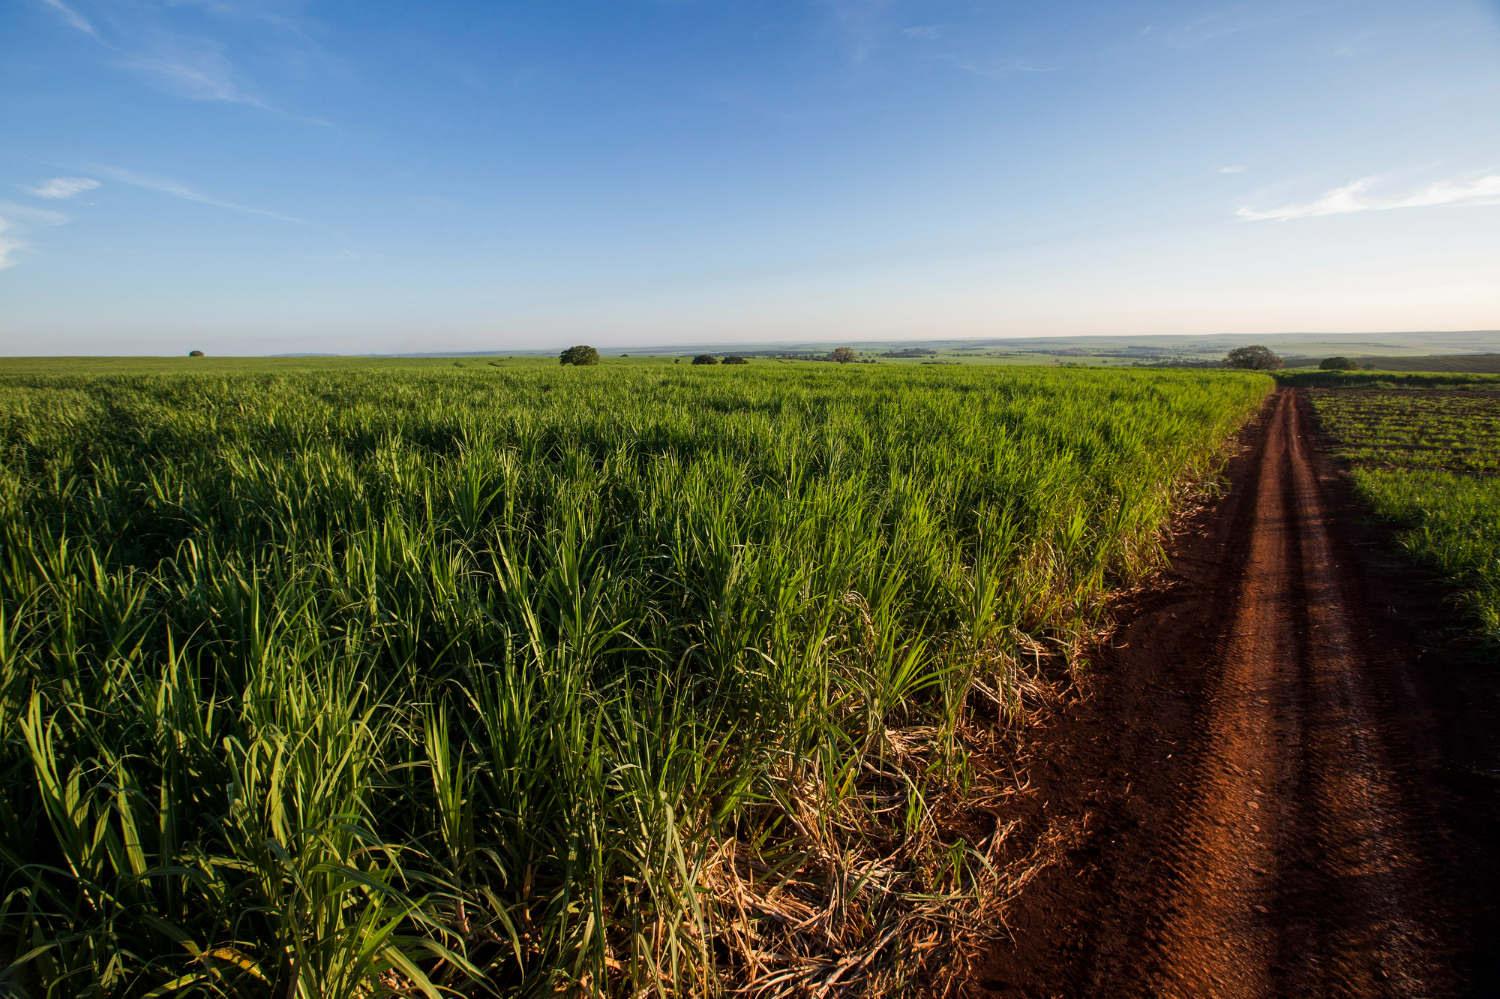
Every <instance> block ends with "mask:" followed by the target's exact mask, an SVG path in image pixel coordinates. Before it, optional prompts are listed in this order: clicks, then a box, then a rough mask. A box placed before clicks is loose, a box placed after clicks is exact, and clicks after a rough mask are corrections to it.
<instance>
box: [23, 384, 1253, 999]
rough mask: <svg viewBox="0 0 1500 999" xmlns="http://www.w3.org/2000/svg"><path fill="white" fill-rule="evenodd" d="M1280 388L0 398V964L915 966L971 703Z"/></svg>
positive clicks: (1071, 612)
mask: <svg viewBox="0 0 1500 999" xmlns="http://www.w3.org/2000/svg"><path fill="white" fill-rule="evenodd" d="M1268 387H1269V381H1268V380H1267V379H1265V378H1264V377H1263V376H1258V375H1250V374H1244V375H1241V374H1234V373H1224V372H1128V373H1126V372H1092V371H1067V372H1058V371H1041V370H1009V371H997V370H990V369H986V370H982V371H970V370H964V369H914V368H908V369H882V368H875V367H871V368H864V369H861V370H847V369H845V370H835V369H832V368H820V369H816V370H815V369H810V368H782V369H780V370H773V369H769V368H767V369H761V368H756V367H753V366H752V367H742V368H738V369H736V368H727V369H725V368H720V369H717V370H706V371H704V370H685V369H683V370H673V369H671V368H668V367H665V366H663V367H658V368H644V367H642V368H635V369H629V368H617V369H610V368H607V367H601V368H598V369H562V370H558V369H555V368H554V369H550V370H541V369H502V368H488V369H485V368H477V369H458V370H455V369H450V370H446V371H415V370H414V371H406V372H389V371H387V372H380V371H372V370H369V369H368V368H365V369H352V370H348V371H339V370H325V371H317V372H310V373H302V374H289V373H277V374H270V373H257V372H255V371H254V370H248V371H245V372H242V373H225V374H217V375H207V374H205V375H196V376H195V375H183V376H119V377H44V376H34V377H24V378H23V377H19V376H17V377H12V378H9V379H5V380H3V381H0V447H3V451H0V459H3V464H0V732H3V733H4V734H5V735H4V739H5V741H4V742H3V744H0V753H3V758H0V779H3V795H0V867H3V872H4V877H5V885H4V894H3V898H4V903H3V906H0V947H3V948H4V949H5V953H6V954H7V955H8V956H7V957H6V958H5V960H6V961H7V962H8V964H9V967H7V968H6V969H5V970H4V972H3V973H0V974H3V985H0V988H9V989H12V990H13V991H16V992H17V993H18V994H22V995H38V996H39V995H60V994H73V995H88V996H100V997H104V996H142V995H148V994H150V995H165V994H167V993H172V992H178V993H184V994H200V995H201V994H219V995H236V996H238V995H246V996H249V995H265V996H275V997H278V999H279V997H282V996H288V995H295V996H300V997H309V999H310V997H330V999H331V997H354V996H373V995H377V994H383V993H392V994H415V993H416V992H423V993H426V994H428V995H436V994H437V991H436V990H438V989H447V990H453V991H455V992H458V993H462V994H515V995H522V994H525V995H531V994H537V995H540V994H552V993H554V992H557V991H571V990H583V991H594V992H601V993H610V994H619V995H625V994H629V995H632V996H635V995H644V994H711V993H715V992H717V991H720V990H722V989H724V988H727V987H731V986H746V987H749V988H751V989H753V990H755V991H757V992H759V993H762V994H767V995H774V994H783V993H788V992H790V991H794V990H814V991H815V990H818V989H822V990H823V991H824V992H825V993H832V992H835V991H838V990H841V989H844V988H848V987H850V986H851V984H852V983H854V982H855V981H858V982H859V987H860V988H861V989H864V990H866V991H872V992H873V991H879V990H881V989H887V990H895V989H899V988H901V987H902V983H903V982H904V981H906V980H907V979H908V978H909V976H911V975H913V974H919V973H927V972H930V973H937V972H936V971H935V970H934V969H937V968H939V967H941V966H944V965H946V964H948V963H950V962H951V961H953V960H956V957H955V955H957V954H958V953H959V950H960V949H961V946H962V943H963V938H964V934H965V933H966V932H969V930H970V929H972V927H969V928H966V926H965V924H964V922H963V912H965V911H968V910H965V908H964V907H965V905H968V904H969V902H970V901H971V900H972V899H973V898H974V897H975V896H976V895H977V894H981V893H983V892H984V891H986V890H990V889H992V888H993V886H994V884H995V880H994V879H995V876H996V875H995V870H994V866H993V863H992V859H993V858H992V854H991V853H988V852H987V850H989V849H990V847H988V846H986V845H985V842H983V841H976V842H966V841H965V840H963V839H961V838H957V837H956V836H955V835H953V834H951V833H949V832H945V831H944V829H943V828H942V827H940V824H939V810H940V804H941V803H942V802H943V801H948V800H952V799H954V798H956V797H960V798H961V797H962V796H963V794H964V789H965V788H966V787H968V786H969V785H970V782H972V781H973V780H974V779H975V775H974V772H973V770H972V768H971V767H970V766H969V764H968V762H967V761H968V756H967V752H968V749H967V747H968V746H969V745H970V743H969V741H968V735H967V733H968V730H969V726H972V725H973V724H975V721H974V720H975V718H976V717H980V716H982V717H983V718H985V719H988V723H991V724H1002V725H1003V724H1005V723H1007V720H1008V719H1012V718H1014V717H1015V716H1016V714H1017V712H1018V711H1019V709H1020V706H1021V700H1022V698H1023V696H1024V695H1025V691H1026V689H1027V683H1028V682H1029V680H1028V677H1029V676H1030V674H1029V672H1028V668H1027V667H1026V665H1025V663H1026V662H1027V661H1034V658H1035V657H1038V656H1040V655H1042V654H1043V652H1045V651H1046V650H1048V649H1051V650H1061V651H1063V652H1065V653H1068V652H1072V653H1076V651H1077V649H1078V648H1079V643H1080V641H1081V639H1082V637H1083V636H1085V635H1086V634H1087V633H1088V631H1089V630H1090V629H1091V628H1092V627H1094V625H1095V624H1096V623H1097V621H1098V615H1099V614H1100V612H1101V608H1102V601H1103V600H1104V598H1105V596H1106V594H1107V593H1108V592H1109V590H1110V589H1111V588H1112V587H1115V586H1118V585H1120V584H1122V583H1125V582H1128V581H1130V580H1133V579H1135V578H1137V577H1138V576H1139V575H1140V574H1141V573H1143V572H1145V571H1147V570H1149V569H1150V568H1151V567H1152V566H1153V565H1155V564H1156V563H1157V561H1158V558H1159V547H1158V540H1157V539H1158V536H1159V532H1160V530H1161V528H1162V526H1163V524H1164V523H1165V522H1166V520H1167V519H1168V518H1169V517H1170V516H1171V514H1172V512H1173V511H1174V509H1175V508H1176V507H1177V505H1178V504H1179V502H1180V499H1181V496H1182V493H1183V490H1184V489H1186V488H1188V487H1189V485H1190V484H1192V483H1194V482H1197V481H1200V480H1202V479H1203V478H1204V477H1205V476H1206V475H1208V474H1209V473H1210V472H1211V471H1212V469H1213V467H1214V465H1215V462H1216V461H1217V459H1218V457H1219V455H1220V453H1221V448H1222V446H1223V444H1224V442H1225V440H1226V439H1227V438H1228V437H1229V435H1231V434H1232V432H1233V430H1234V429H1235V428H1236V427H1237V426H1238V425H1239V424H1240V423H1241V422H1242V421H1243V420H1244V419H1245V418H1246V417H1247V416H1248V415H1249V414H1251V413H1253V412H1254V411H1255V410H1256V409H1257V408H1258V406H1259V404H1260V402H1261V400H1262V398H1263V397H1264V395H1265V393H1266V391H1267V390H1268ZM976 711H979V712H980V713H981V714H980V716H976V715H975V712H976ZM924 969H925V970H924ZM851 972H857V974H854V973H851Z"/></svg>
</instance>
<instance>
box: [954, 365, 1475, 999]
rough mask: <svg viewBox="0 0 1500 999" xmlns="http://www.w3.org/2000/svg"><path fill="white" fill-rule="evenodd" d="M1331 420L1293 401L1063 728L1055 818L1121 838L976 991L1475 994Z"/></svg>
mask: <svg viewBox="0 0 1500 999" xmlns="http://www.w3.org/2000/svg"><path fill="white" fill-rule="evenodd" d="M1308 432H1309V426H1308V423H1307V417H1306V416H1305V414H1304V413H1303V407H1302V406H1301V405H1299V399H1298V397H1297V395H1296V393H1294V392H1293V391H1291V390H1279V391H1278V392H1277V393H1276V395H1275V396H1274V397H1273V399H1272V400H1271V402H1270V403H1269V404H1268V410H1267V413H1266V414H1265V416H1264V417H1263V423H1262V427H1261V428H1260V429H1259V431H1258V433H1257V434H1256V437H1255V440H1254V443H1253V446H1252V447H1251V448H1249V449H1247V451H1246V453H1245V454H1243V455H1242V456H1241V458H1240V459H1239V460H1238V461H1237V463H1236V468H1235V469H1234V471H1233V474H1234V477H1235V481H1236V483H1237V485H1236V489H1235V491H1234V493H1233V494H1232V495H1231V496H1230V497H1229V498H1228V499H1227V500H1226V501H1225V502H1223V503H1221V504H1220V505H1219V506H1218V508H1216V509H1215V510H1213V511H1210V512H1207V513H1206V514H1205V515H1204V516H1203V517H1202V518H1200V521H1199V522H1198V523H1197V524H1196V525H1194V528H1195V536H1193V537H1190V538H1188V539H1186V540H1185V543H1184V544H1183V545H1181V546H1179V547H1180V548H1181V551H1180V552H1179V557H1178V559H1177V562H1178V563H1179V572H1180V573H1181V575H1179V577H1178V578H1177V579H1176V580H1175V581H1174V585H1171V586H1169V587H1167V588H1166V589H1165V593H1164V594H1162V595H1160V596H1159V597H1158V602H1157V604H1156V606H1148V607H1145V608H1143V609H1142V611H1141V613H1140V614H1139V616H1138V617H1137V619H1136V620H1134V621H1132V622H1131V623H1130V624H1129V625H1128V626H1127V627H1126V628H1125V629H1124V630H1123V632H1122V637H1123V642H1122V645H1123V646H1124V647H1123V648H1122V649H1121V650H1120V653H1119V654H1118V655H1117V656H1115V657H1114V661H1113V663H1111V664H1110V665H1111V667H1112V669H1111V671H1110V674H1109V675H1108V676H1106V677H1105V678H1104V680H1103V682H1102V689H1101V690H1100V691H1099V692H1098V693H1099V696H1098V697H1094V698H1090V699H1089V701H1088V702H1086V703H1084V704H1083V705H1082V706H1081V707H1079V708H1078V709H1077V710H1076V711H1074V712H1072V716H1071V717H1069V718H1067V719H1064V720H1062V721H1061V722H1060V723H1059V724H1057V725H1056V726H1054V727H1053V729H1052V730H1051V731H1049V732H1045V733H1043V736H1042V740H1043V743H1044V745H1043V747H1042V748H1040V749H1039V750H1038V752H1037V756H1038V758H1039V759H1040V760H1041V761H1043V762H1042V763H1041V764H1040V766H1041V768H1042V769H1041V772H1039V773H1038V774H1037V778H1038V784H1039V785H1040V787H1041V792H1040V793H1042V794H1043V795H1046V796H1047V797H1048V799H1049V800H1048V801H1047V802H1046V804H1045V805H1044V808H1045V809H1046V810H1047V812H1048V819H1047V820H1048V821H1049V822H1051V823H1053V824H1058V823H1062V822H1071V823H1073V824H1074V825H1075V826H1079V827H1083V828H1097V829H1099V830H1100V831H1099V832H1098V833H1096V834H1095V842H1094V843H1093V844H1092V846H1091V847H1090V848H1089V849H1075V851H1074V852H1073V854H1072V855H1070V856H1067V857H1064V858H1061V859H1060V862H1059V865H1058V866H1057V867H1056V868H1055V869H1054V870H1053V871H1052V872H1050V873H1049V876H1048V877H1047V878H1045V879H1039V881H1038V883H1037V887H1036V888H1035V889H1033V890H1032V891H1031V892H1030V893H1029V894H1028V895H1027V896H1023V897H1022V898H1021V899H1020V900H1018V902H1017V904H1016V906H1015V908H1014V910H1013V912H1012V913H1011V914H1010V915H1009V916H1008V923H1009V925H1010V927H1011V929H1012V932H1013V934H1014V937H1013V939H1014V941H1015V943H1014V945H1013V946H1010V947H1002V948H1000V949H998V950H997V951H996V953H995V954H993V955H992V956H991V958H990V960H989V962H988V964H987V966H986V967H985V969H984V971H983V973H982V974H981V976H980V977H979V978H978V979H977V980H976V981H975V983H974V988H973V991H974V992H976V993H980V994H982V993H985V992H988V993H989V994H992V995H993V994H996V993H999V994H1008V995H1024V996H1038V997H1040V996H1068V997H1078V996H1161V997H1164V999H1220V997H1222V999H1261V997H1273V996H1380V997H1385V996H1390V997H1395V996H1403V997H1406V996H1413V997H1415V996H1432V997H1447V996H1456V995H1462V994H1465V993H1464V983H1463V981H1462V976H1461V975H1460V973H1459V972H1458V971H1457V970H1456V968H1455V960H1456V954H1457V953H1458V949H1459V946H1460V944H1459V941H1460V940H1461V938H1462V936H1463V934H1462V933H1461V932H1459V930H1460V928H1461V917H1459V916H1458V915H1456V913H1455V912H1454V911H1452V910H1453V909H1454V906H1453V904H1452V902H1451V900H1450V899H1448V898H1447V896H1446V893H1445V891H1444V889H1443V885H1444V871H1443V863H1444V858H1443V857H1441V856H1438V855H1437V853H1438V851H1441V849H1442V846H1441V844H1442V843H1443V842H1444V839H1443V837H1442V836H1441V835H1439V834H1438V833H1437V832H1436V831H1435V829H1436V825H1437V823H1436V820H1435V819H1434V814H1433V809H1432V808H1431V807H1430V802H1429V799H1428V797H1427V796H1425V795H1424V793H1423V789H1422V788H1421V787H1418V786H1417V782H1415V781H1414V780H1413V777H1412V773H1413V766H1412V763H1411V760H1410V758H1409V754H1408V753H1407V751H1406V750H1405V749H1404V742H1403V738H1402V733H1401V731H1400V728H1401V726H1400V725H1399V724H1397V722H1396V720H1395V716H1396V714H1397V711H1396V709H1395V707H1394V704H1393V699H1392V696H1391V694H1390V692H1389V690H1388V689H1387V688H1388V686H1389V674H1390V671H1389V670H1388V669H1387V668H1386V664H1385V662H1384V660H1383V657H1384V656H1385V654H1386V651H1387V650H1385V649H1382V648H1376V647H1374V645H1373V643H1372V641H1371V638H1370V636H1371V634H1372V633H1373V629H1372V628H1371V627H1370V624H1369V621H1368V620H1367V614H1368V609H1367V608H1366V607H1365V606H1364V605H1363V604H1362V602H1361V600H1360V599H1359V595H1358V593H1356V592H1355V590H1356V589H1357V587H1355V586H1354V585H1353V584H1352V583H1351V582H1350V579H1351V568H1352V567H1351V566H1350V565H1348V564H1347V558H1346V557H1345V556H1343V555H1342V554H1341V551H1342V549H1341V548H1340V546H1339V545H1338V544H1336V543H1335V541H1334V540H1333V538H1332V537H1331V533H1330V529H1331V519H1330V510H1331V509H1333V507H1332V506H1331V504H1330V502H1329V500H1328V498H1327V497H1326V496H1325V495H1324V492H1323V487H1322V484H1321V483H1320V481H1319V478H1318V476H1317V474H1315V469H1314V461H1313V454H1312V452H1311V450H1310V447H1309V441H1308V437H1307V434H1308ZM1333 526H1336V525H1333ZM1164 692H1166V695H1167V696H1164ZM1153 710H1154V712H1155V713H1154V714H1152V712H1153ZM1101 730H1102V731H1103V732H1104V733H1105V734H1103V735H1101V734H1100V732H1101ZM1048 742H1052V743H1055V748H1056V752H1055V754H1054V751H1053V748H1052V747H1050V746H1048V745H1046V744H1047V743H1048ZM1054 755H1055V756H1056V759H1053V757H1054ZM1049 767H1050V770H1049V769H1048V768H1049Z"/></svg>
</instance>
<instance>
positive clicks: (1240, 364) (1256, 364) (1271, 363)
mask: <svg viewBox="0 0 1500 999" xmlns="http://www.w3.org/2000/svg"><path fill="white" fill-rule="evenodd" d="M1224 363H1225V364H1227V365H1229V367H1231V368H1246V369H1248V370H1250V371H1275V370H1276V369H1277V368H1279V367H1281V358H1279V357H1277V356H1276V355H1275V354H1273V353H1271V350H1270V348H1268V347H1262V346H1260V345H1259V344H1257V345H1255V346H1253V347H1236V348H1234V349H1233V350H1231V351H1230V352H1229V354H1228V356H1226V357H1225V358H1224Z"/></svg>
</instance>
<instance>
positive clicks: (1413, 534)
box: [1354, 468, 1500, 639]
mask: <svg viewBox="0 0 1500 999" xmlns="http://www.w3.org/2000/svg"><path fill="white" fill-rule="evenodd" d="M1354 482H1355V485H1356V487H1357V488H1358V490H1359V492H1360V493H1361V495H1363V496H1364V498H1365V499H1366V500H1367V501H1368V502H1369V503H1370V505H1371V506H1372V507H1373V508H1374V509H1375V512H1376V513H1378V514H1379V515H1380V516H1381V517H1384V518H1385V519H1387V520H1390V521H1393V522H1394V523H1397V524H1400V525H1402V527H1403V528H1404V529H1403V530H1402V532H1401V534H1400V540H1401V544H1402V545H1403V546H1405V548H1406V549H1407V550H1408V551H1409V552H1411V553H1412V554H1413V555H1414V556H1415V557H1416V558H1417V559H1419V560H1420V561H1422V562H1425V563H1427V564H1429V565H1431V566H1432V567H1433V568H1435V569H1436V570H1438V571H1439V572H1441V573H1442V574H1443V575H1445V576H1447V577H1448V578H1449V579H1452V580H1453V581H1454V582H1455V583H1456V584H1457V585H1458V586H1459V589H1460V591H1461V599H1462V601H1463V603H1464V606H1465V607H1466V609H1467V611H1468V613H1469V615H1470V619H1471V620H1472V621H1473V623H1474V625H1475V627H1476V628H1478V629H1479V630H1480V631H1481V632H1484V633H1485V634H1487V635H1488V636H1489V637H1490V638H1492V639H1500V478H1497V477H1494V476H1474V475H1455V474H1453V473H1452V472H1406V471H1385V470H1380V469H1368V468H1357V469H1355V470H1354Z"/></svg>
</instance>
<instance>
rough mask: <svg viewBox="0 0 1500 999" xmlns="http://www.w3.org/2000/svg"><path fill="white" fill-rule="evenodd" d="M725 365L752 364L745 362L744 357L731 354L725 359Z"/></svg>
mask: <svg viewBox="0 0 1500 999" xmlns="http://www.w3.org/2000/svg"><path fill="white" fill-rule="evenodd" d="M724 363H725V364H749V363H750V362H749V361H747V360H745V359H744V358H743V357H741V356H740V355H738V354H730V355H729V356H728V357H726V358H724Z"/></svg>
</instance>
